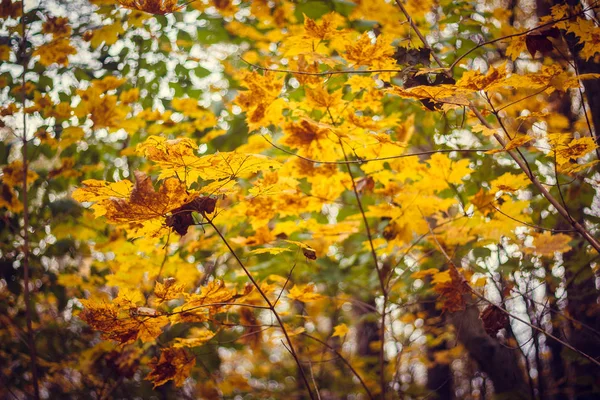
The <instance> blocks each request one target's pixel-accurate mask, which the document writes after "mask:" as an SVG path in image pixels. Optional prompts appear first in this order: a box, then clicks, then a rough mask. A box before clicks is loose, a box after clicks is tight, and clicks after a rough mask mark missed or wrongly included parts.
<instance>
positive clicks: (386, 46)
mask: <svg viewBox="0 0 600 400" xmlns="http://www.w3.org/2000/svg"><path fill="white" fill-rule="evenodd" d="M392 41H393V39H392V38H390V37H388V36H387V35H379V36H378V37H377V40H375V43H373V40H372V39H371V36H369V33H368V32H364V33H363V34H362V35H361V36H360V37H359V38H358V39H356V40H354V41H353V43H352V44H348V45H346V52H345V53H343V54H342V57H344V58H345V59H346V60H348V61H349V62H351V63H353V64H354V65H355V66H360V65H367V66H369V67H370V68H378V67H379V66H381V65H382V64H385V63H386V62H387V61H391V62H392V63H393V64H395V61H394V60H393V58H392V57H393V55H394V53H395V51H396V50H395V48H394V47H393V46H392Z"/></svg>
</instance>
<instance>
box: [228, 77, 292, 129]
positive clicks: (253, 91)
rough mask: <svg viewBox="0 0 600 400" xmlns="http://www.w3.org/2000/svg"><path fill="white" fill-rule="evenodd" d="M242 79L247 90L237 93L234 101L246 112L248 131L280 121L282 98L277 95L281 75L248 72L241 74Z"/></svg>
mask: <svg viewBox="0 0 600 400" xmlns="http://www.w3.org/2000/svg"><path fill="white" fill-rule="evenodd" d="M242 79H243V80H242V81H243V82H244V86H246V87H247V88H248V90H246V91H242V92H241V93H240V94H238V96H237V97H236V99H235V103H236V104H237V105H239V106H240V107H241V109H242V110H243V111H245V112H246V122H247V124H248V127H249V129H250V131H253V130H255V129H257V128H259V127H261V126H268V125H270V124H274V125H277V124H278V123H280V122H281V113H282V110H283V107H284V100H283V99H281V98H278V97H279V94H280V92H281V88H282V85H283V77H282V76H276V75H273V74H265V75H260V74H259V73H257V72H248V73H246V74H245V75H243V76H242Z"/></svg>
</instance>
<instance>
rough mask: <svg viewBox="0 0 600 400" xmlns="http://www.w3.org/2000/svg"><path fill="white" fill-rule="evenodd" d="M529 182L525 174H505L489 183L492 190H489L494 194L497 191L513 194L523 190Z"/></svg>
mask: <svg viewBox="0 0 600 400" xmlns="http://www.w3.org/2000/svg"><path fill="white" fill-rule="evenodd" d="M530 183H531V181H530V180H529V178H528V177H527V175H525V173H520V174H516V175H515V174H512V173H510V172H507V173H505V174H504V175H502V176H500V177H498V178H496V179H494V180H493V181H492V183H491V185H492V188H491V189H490V193H492V194H495V193H496V192H498V191H500V190H501V191H503V192H507V193H514V192H516V191H517V190H520V189H525V188H527V186H529V184H530Z"/></svg>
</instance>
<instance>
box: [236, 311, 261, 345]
mask: <svg viewBox="0 0 600 400" xmlns="http://www.w3.org/2000/svg"><path fill="white" fill-rule="evenodd" d="M240 322H241V323H242V325H244V335H243V336H242V337H241V340H242V342H243V343H246V344H249V345H250V347H252V349H253V350H254V351H258V350H259V349H260V344H261V341H262V329H261V327H260V322H259V320H258V319H257V318H256V316H255V315H254V312H253V311H252V309H251V308H248V307H242V308H241V309H240Z"/></svg>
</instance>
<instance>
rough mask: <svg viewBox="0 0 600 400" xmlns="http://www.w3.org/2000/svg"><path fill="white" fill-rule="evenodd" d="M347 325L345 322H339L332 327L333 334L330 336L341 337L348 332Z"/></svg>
mask: <svg viewBox="0 0 600 400" xmlns="http://www.w3.org/2000/svg"><path fill="white" fill-rule="evenodd" d="M348 331H349V329H348V326H347V325H346V324H339V325H336V326H335V327H334V328H333V335H331V337H336V336H337V337H341V338H343V337H344V336H346V335H347V334H348Z"/></svg>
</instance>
